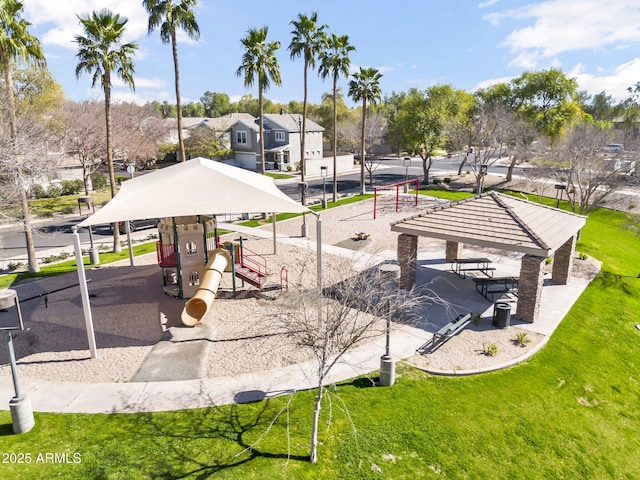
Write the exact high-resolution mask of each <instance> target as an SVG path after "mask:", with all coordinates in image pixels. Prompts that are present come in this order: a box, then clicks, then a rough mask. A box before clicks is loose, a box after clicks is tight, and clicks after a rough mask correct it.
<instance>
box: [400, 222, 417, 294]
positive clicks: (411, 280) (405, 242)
mask: <svg viewBox="0 0 640 480" xmlns="http://www.w3.org/2000/svg"><path fill="white" fill-rule="evenodd" d="M417 260H418V237H416V236H415V235H408V234H406V233H401V234H400V235H399V236H398V265H400V281H399V282H398V287H399V288H401V289H403V290H410V289H411V287H413V285H414V284H415V283H416V262H417Z"/></svg>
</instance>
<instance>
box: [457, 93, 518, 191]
mask: <svg viewBox="0 0 640 480" xmlns="http://www.w3.org/2000/svg"><path fill="white" fill-rule="evenodd" d="M513 122H514V114H513V112H511V111H510V110H508V109H507V108H505V107H504V106H503V105H501V104H500V103H482V104H480V105H478V106H477V108H476V110H475V112H474V114H473V116H472V118H471V122H470V123H469V125H468V131H467V138H468V148H467V156H468V160H467V156H465V161H468V162H469V165H470V167H471V169H472V170H473V174H474V175H475V177H476V191H477V192H478V193H481V192H482V189H483V183H484V176H485V175H486V173H487V169H488V167H489V166H491V165H493V164H494V163H496V162H497V161H498V159H500V157H502V155H503V154H504V153H505V152H506V147H507V143H508V141H509V139H510V135H511V131H510V129H511V128H512V126H513V125H514V123H513Z"/></svg>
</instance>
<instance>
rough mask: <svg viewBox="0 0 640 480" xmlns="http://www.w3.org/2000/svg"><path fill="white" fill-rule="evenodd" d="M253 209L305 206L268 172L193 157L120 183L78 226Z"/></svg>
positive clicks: (289, 209)
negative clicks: (281, 186) (279, 185)
mask: <svg viewBox="0 0 640 480" xmlns="http://www.w3.org/2000/svg"><path fill="white" fill-rule="evenodd" d="M256 212H260V213H262V212H265V213H272V212H291V213H304V212H310V210H309V209H308V208H307V207H305V206H303V205H300V204H299V203H297V202H295V201H294V200H292V199H291V198H289V197H287V196H286V195H285V194H284V193H283V192H282V191H281V190H280V189H278V187H276V185H275V184H274V183H273V179H272V178H271V177H267V176H264V175H260V174H258V173H254V172H250V171H248V170H244V169H242V168H237V167H233V166H231V165H226V164H224V163H220V162H216V161H214V160H207V159H205V158H200V157H198V158H193V159H191V160H188V161H186V162H182V163H179V164H176V165H172V166H171V167H167V168H163V169H161V170H157V171H155V172H153V173H149V174H147V175H143V176H140V177H137V178H134V179H131V180H127V181H126V182H123V184H122V187H121V188H120V191H119V192H118V193H117V194H116V196H115V197H114V198H113V199H111V201H110V202H109V203H107V204H106V205H105V206H104V207H102V208H101V209H100V210H98V211H97V212H96V213H94V214H93V215H91V216H90V217H89V218H87V219H86V220H84V221H82V222H81V223H80V224H79V226H80V227H86V226H89V225H98V224H103V223H114V222H119V221H124V220H139V219H144V218H162V217H181V216H188V215H222V214H225V213H230V214H234V213H256Z"/></svg>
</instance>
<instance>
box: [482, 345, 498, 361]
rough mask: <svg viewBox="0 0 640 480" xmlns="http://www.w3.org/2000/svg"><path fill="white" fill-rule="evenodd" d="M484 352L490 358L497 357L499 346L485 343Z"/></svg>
mask: <svg viewBox="0 0 640 480" xmlns="http://www.w3.org/2000/svg"><path fill="white" fill-rule="evenodd" d="M482 352H483V353H484V354H485V355H488V356H490V357H495V356H496V355H497V353H498V346H497V345H496V344H495V343H489V342H483V343H482Z"/></svg>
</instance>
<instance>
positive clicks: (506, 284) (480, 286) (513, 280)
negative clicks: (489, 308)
mask: <svg viewBox="0 0 640 480" xmlns="http://www.w3.org/2000/svg"><path fill="white" fill-rule="evenodd" d="M473 281H474V283H475V284H476V290H477V291H478V293H480V295H482V296H483V297H484V298H486V299H487V300H489V301H491V302H493V296H494V295H495V294H498V293H499V294H503V293H508V294H513V295H516V296H517V295H518V277H493V278H474V279H473Z"/></svg>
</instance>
